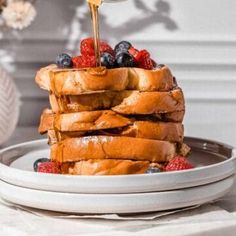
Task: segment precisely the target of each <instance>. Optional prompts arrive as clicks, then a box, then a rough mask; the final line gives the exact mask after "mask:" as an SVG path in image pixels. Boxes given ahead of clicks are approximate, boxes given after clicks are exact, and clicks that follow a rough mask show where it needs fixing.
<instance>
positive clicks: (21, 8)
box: [0, 0, 37, 30]
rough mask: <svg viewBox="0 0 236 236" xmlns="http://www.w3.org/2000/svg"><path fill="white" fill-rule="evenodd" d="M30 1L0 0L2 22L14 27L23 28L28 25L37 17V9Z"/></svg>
mask: <svg viewBox="0 0 236 236" xmlns="http://www.w3.org/2000/svg"><path fill="white" fill-rule="evenodd" d="M33 3H34V1H33V2H30V1H21V0H11V1H10V0H8V1H7V0H0V17H1V21H2V23H4V24H5V25H6V26H7V27H9V28H12V29H18V30H22V29H24V28H26V27H28V26H29V25H30V24H31V23H32V21H33V20H34V19H35V17H36V14H37V13H36V9H35V7H34V5H33Z"/></svg>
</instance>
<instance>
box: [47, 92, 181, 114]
mask: <svg viewBox="0 0 236 236" xmlns="http://www.w3.org/2000/svg"><path fill="white" fill-rule="evenodd" d="M49 100H50V105H51V108H52V110H53V112H54V113H70V112H81V111H94V110H104V109H111V110H113V111H116V112H117V113H120V114H124V115H136V114H137V115H149V114H157V113H171V112H176V111H183V110H184V109H185V104H184V102H185V101H184V95H183V92H182V90H181V89H180V88H176V89H174V90H171V91H168V92H140V91H129V90H124V91H120V92H115V91H106V92H100V93H94V94H81V95H75V96H72V95H68V96H61V97H57V96H55V95H54V94H50V97H49Z"/></svg>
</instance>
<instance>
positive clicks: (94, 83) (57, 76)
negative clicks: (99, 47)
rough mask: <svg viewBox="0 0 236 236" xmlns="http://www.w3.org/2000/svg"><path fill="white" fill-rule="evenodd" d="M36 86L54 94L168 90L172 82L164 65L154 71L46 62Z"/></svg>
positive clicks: (172, 79) (38, 75)
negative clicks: (85, 66)
mask: <svg viewBox="0 0 236 236" xmlns="http://www.w3.org/2000/svg"><path fill="white" fill-rule="evenodd" d="M35 80H36V83H37V84H38V85H39V87H40V88H42V89H45V90H48V91H51V92H52V93H54V94H55V95H57V96H62V95H79V94H82V93H87V92H96V91H105V90H109V91H122V90H139V91H169V90H171V89H173V88H174V87H175V86H176V84H175V80H174V78H173V76H172V74H171V71H170V69H169V68H168V67H167V66H164V67H162V68H158V69H154V70H144V69H140V68H127V67H124V68H115V69H106V68H105V67H101V68H87V69H75V68H71V69H60V68H57V66H56V65H49V66H47V67H44V68H42V69H40V70H39V71H38V72H37V74H36V78H35Z"/></svg>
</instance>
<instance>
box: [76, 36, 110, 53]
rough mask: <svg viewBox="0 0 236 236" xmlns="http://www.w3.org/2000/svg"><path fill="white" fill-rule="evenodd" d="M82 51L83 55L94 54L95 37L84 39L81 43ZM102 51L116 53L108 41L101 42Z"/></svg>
mask: <svg viewBox="0 0 236 236" xmlns="http://www.w3.org/2000/svg"><path fill="white" fill-rule="evenodd" d="M80 52H81V54H82V55H83V56H94V55H95V52H94V41H93V38H87V39H83V40H82V41H81V43H80ZM100 52H101V53H103V52H108V53H110V54H111V55H114V51H113V49H112V48H111V47H110V45H108V44H107V43H106V42H103V41H101V42H100Z"/></svg>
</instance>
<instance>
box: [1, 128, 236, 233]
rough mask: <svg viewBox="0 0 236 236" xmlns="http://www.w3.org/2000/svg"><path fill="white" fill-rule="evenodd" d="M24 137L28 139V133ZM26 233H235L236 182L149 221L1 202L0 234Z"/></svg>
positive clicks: (150, 216) (15, 140)
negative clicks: (218, 194)
mask: <svg viewBox="0 0 236 236" xmlns="http://www.w3.org/2000/svg"><path fill="white" fill-rule="evenodd" d="M29 133H30V132H28V134H29ZM26 136H27V135H26ZM26 136H25V137H26ZM27 137H28V138H30V135H28V136H27ZM21 138H22V136H21ZM13 140H14V141H13V142H17V140H18V139H16V138H13ZM29 140H30V139H29ZM13 142H11V143H10V144H12V143H13ZM140 217H141V216H140ZM146 217H149V218H152V217H153V215H146ZM26 235H27V236H28V235H30V236H34V235H35V236H44V235H47V236H75V235H76V236H77V235H88V236H89V235H107V236H108V235H109V236H113V235H114V236H116V235H124V236H130V235H135V236H139V235H145V236H146V235H147V236H152V235H153V236H154V235H155V236H156V235H161V236H164V235H167V236H172V235H177V236H178V235H181V236H184V235H188V236H190V235H194V236H195V235H201V236H204V235H207V236H210V235H214V236H218V235H219V236H222V235H223V236H228V235H229V236H230V235H232V236H235V235H236V184H235V185H234V187H233V189H232V191H231V192H230V193H229V194H227V195H226V196H225V197H223V198H222V199H220V200H219V201H217V202H214V203H211V204H206V205H203V206H200V207H198V208H195V209H192V210H187V211H182V212H178V213H175V214H171V215H166V216H162V217H159V218H156V219H152V220H150V219H149V220H141V219H136V220H108V219H75V218H63V217H61V218H60V217H58V216H57V215H56V214H50V213H42V212H38V211H35V212H29V211H26V210H23V209H20V208H18V207H14V206H7V205H5V204H4V203H3V202H2V201H0V236H26Z"/></svg>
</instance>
